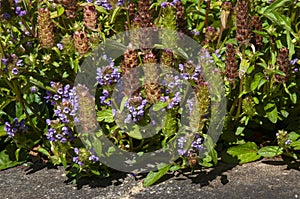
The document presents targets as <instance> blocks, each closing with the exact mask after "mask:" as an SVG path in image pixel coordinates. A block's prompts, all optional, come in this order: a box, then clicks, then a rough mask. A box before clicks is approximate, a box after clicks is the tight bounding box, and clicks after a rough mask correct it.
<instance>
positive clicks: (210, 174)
mask: <svg viewBox="0 0 300 199" xmlns="http://www.w3.org/2000/svg"><path fill="white" fill-rule="evenodd" d="M299 169H300V162H286V161H283V160H281V159H264V160H261V161H257V162H253V163H248V164H244V165H232V164H225V163H219V165H218V166H216V167H214V168H210V169H201V170H196V171H195V172H194V173H193V174H191V173H190V172H189V171H183V172H175V173H170V174H167V175H166V176H164V177H163V179H161V180H160V181H159V182H158V183H156V184H155V185H153V186H150V187H143V186H142V182H143V178H144V176H142V175H141V176H136V177H134V176H132V175H131V174H126V173H113V174H112V176H111V177H109V178H105V179H103V178H102V179H99V178H85V179H82V180H80V181H79V183H78V184H77V185H74V184H69V183H67V180H68V179H67V177H66V175H65V172H64V169H63V168H62V167H58V168H56V169H53V168H47V167H45V166H41V165H40V166H35V167H28V166H19V167H15V168H12V169H8V170H4V171H0V198H3V199H4V198H9V199H19V198H20V199H21V198H22V199H27V198H28V199H32V198H51V199H52V198H53V199H60V198H64V199H68V198H83V199H85V198H94V199H102V198H105V199H107V198H122V199H123V198H124V199H125V198H140V199H144V198H147V199H148V198H155V199H159V198H186V199H187V198H214V199H215V198H230V199H232V198H243V199H244V198H280V199H281V198H299V197H300V172H299Z"/></svg>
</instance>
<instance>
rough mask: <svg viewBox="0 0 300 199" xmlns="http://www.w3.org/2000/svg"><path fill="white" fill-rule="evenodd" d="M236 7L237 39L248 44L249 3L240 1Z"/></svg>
mask: <svg viewBox="0 0 300 199" xmlns="http://www.w3.org/2000/svg"><path fill="white" fill-rule="evenodd" d="M236 7H237V14H236V39H237V41H238V43H239V44H247V43H248V42H249V36H250V28H249V15H248V3H247V2H246V1H238V2H237V5H236Z"/></svg>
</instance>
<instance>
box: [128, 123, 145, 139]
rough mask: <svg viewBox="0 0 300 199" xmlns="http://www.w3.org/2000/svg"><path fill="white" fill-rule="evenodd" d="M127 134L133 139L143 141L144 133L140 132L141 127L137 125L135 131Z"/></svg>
mask: <svg viewBox="0 0 300 199" xmlns="http://www.w3.org/2000/svg"><path fill="white" fill-rule="evenodd" d="M127 134H128V135H129V136H130V137H133V138H135V139H138V140H141V139H143V135H142V133H141V132H140V129H139V126H138V125H135V126H134V130H133V131H129V132H127Z"/></svg>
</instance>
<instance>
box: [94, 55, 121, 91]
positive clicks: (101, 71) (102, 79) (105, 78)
mask: <svg viewBox="0 0 300 199" xmlns="http://www.w3.org/2000/svg"><path fill="white" fill-rule="evenodd" d="M103 58H104V59H105V60H106V61H108V62H109V65H107V66H105V67H102V68H97V76H96V80H97V82H98V84H99V85H100V86H104V85H111V84H113V83H116V82H118V81H119V79H120V78H121V73H120V69H119V68H118V67H115V66H114V62H113V61H112V60H111V58H107V56H106V55H104V56H103Z"/></svg>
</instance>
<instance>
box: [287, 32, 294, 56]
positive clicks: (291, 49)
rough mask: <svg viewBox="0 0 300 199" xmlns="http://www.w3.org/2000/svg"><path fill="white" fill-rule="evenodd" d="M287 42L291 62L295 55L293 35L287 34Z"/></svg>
mask: <svg viewBox="0 0 300 199" xmlns="http://www.w3.org/2000/svg"><path fill="white" fill-rule="evenodd" d="M286 41H287V44H288V49H289V59H290V60H291V59H292V57H293V55H294V54H295V45H294V43H293V41H292V38H291V34H290V33H289V32H287V33H286Z"/></svg>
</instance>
